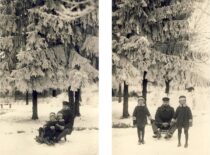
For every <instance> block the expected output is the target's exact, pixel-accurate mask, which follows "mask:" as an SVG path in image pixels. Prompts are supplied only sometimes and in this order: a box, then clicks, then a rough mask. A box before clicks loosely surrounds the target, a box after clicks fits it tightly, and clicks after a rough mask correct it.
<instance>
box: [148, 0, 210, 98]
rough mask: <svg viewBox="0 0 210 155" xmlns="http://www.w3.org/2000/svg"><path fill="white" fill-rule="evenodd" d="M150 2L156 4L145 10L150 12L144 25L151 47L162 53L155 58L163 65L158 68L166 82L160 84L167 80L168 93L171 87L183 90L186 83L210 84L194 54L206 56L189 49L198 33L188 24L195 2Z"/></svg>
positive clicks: (196, 84)
mask: <svg viewBox="0 0 210 155" xmlns="http://www.w3.org/2000/svg"><path fill="white" fill-rule="evenodd" d="M151 4H152V5H153V7H152V8H151V9H148V10H145V11H146V12H148V13H147V14H148V18H147V23H148V25H146V26H145V30H146V34H147V36H148V37H149V38H150V39H151V41H152V48H153V49H154V50H157V51H158V52H161V53H158V54H157V57H156V59H157V60H156V61H158V62H159V63H158V65H160V66H161V67H160V68H159V69H158V71H159V72H160V73H161V74H162V75H163V78H164V81H162V80H161V81H162V82H158V83H159V84H160V85H163V83H165V86H166V89H165V93H167V94H169V90H170V87H174V88H176V89H177V88H178V89H180V88H184V87H185V85H187V84H190V85H193V86H204V85H208V83H209V81H208V80H207V79H204V78H203V77H202V76H200V75H199V74H200V73H199V71H197V72H196V70H197V68H196V66H197V62H196V61H195V57H196V58H197V59H202V58H203V57H206V56H207V55H206V54H203V53H202V52H200V51H196V50H194V49H192V48H190V46H191V44H192V40H194V39H193V38H194V37H195V36H196V33H195V32H194V31H190V27H189V25H190V24H191V23H190V20H189V19H190V17H191V16H192V12H193V11H194V2H193V1H186V0H181V1H180V0H173V1H171V0H168V1H160V2H158V1H154V2H153V3H151ZM162 54H164V55H162ZM161 55H162V56H161ZM156 75H158V76H159V74H156ZM162 75H161V76H162ZM156 78H157V77H156ZM157 79H158V78H157ZM159 79H162V77H159ZM170 84H171V85H170Z"/></svg>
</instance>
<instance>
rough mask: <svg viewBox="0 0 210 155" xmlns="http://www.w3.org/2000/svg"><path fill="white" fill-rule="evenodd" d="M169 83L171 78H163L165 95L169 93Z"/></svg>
mask: <svg viewBox="0 0 210 155" xmlns="http://www.w3.org/2000/svg"><path fill="white" fill-rule="evenodd" d="M170 83H171V80H165V84H166V88H165V93H166V94H167V95H169V93H170Z"/></svg>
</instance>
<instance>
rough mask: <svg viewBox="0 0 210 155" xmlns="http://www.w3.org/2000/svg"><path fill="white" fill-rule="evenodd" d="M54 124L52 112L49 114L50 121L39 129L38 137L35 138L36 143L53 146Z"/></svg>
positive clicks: (54, 118) (54, 117)
mask: <svg viewBox="0 0 210 155" xmlns="http://www.w3.org/2000/svg"><path fill="white" fill-rule="evenodd" d="M56 123H57V120H56V115H55V113H54V112H51V113H50V120H49V121H47V123H46V124H45V125H44V126H43V127H41V128H39V136H37V137H36V141H37V142H39V143H46V144H48V145H51V144H53V140H54V137H55V126H56Z"/></svg>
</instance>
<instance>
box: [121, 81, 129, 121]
mask: <svg viewBox="0 0 210 155" xmlns="http://www.w3.org/2000/svg"><path fill="white" fill-rule="evenodd" d="M129 116H130V115H129V112H128V85H127V84H126V82H124V91H123V115H122V118H128V117H129Z"/></svg>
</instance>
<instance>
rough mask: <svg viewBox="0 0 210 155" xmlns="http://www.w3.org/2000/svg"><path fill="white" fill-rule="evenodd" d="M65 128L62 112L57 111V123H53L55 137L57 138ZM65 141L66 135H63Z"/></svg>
mask: <svg viewBox="0 0 210 155" xmlns="http://www.w3.org/2000/svg"><path fill="white" fill-rule="evenodd" d="M64 129H65V121H64V119H63V114H62V113H61V112H58V113H57V123H56V125H55V137H56V138H57V137H58V135H59V134H60V133H61V132H62V131H63V130H64ZM64 139H65V141H66V137H64Z"/></svg>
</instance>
